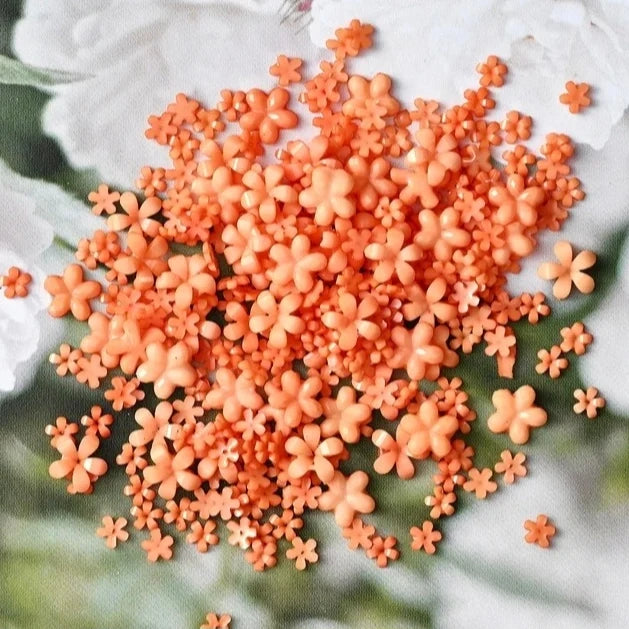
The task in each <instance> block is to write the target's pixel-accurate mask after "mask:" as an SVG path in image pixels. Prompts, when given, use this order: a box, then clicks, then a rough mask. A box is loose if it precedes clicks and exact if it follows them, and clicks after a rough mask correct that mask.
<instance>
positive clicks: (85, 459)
mask: <svg viewBox="0 0 629 629" xmlns="http://www.w3.org/2000/svg"><path fill="white" fill-rule="evenodd" d="M99 444H100V442H99V440H98V437H96V436H95V435H85V436H84V437H83V438H82V439H81V441H80V442H79V445H78V448H77V445H76V442H75V441H74V439H73V438H72V437H69V436H64V437H61V438H60V439H59V440H58V441H57V443H56V445H55V448H56V450H57V451H58V452H59V453H60V454H61V459H60V460H59V461H54V462H53V463H51V464H50V467H49V468H48V473H49V474H50V475H51V476H52V477H53V478H69V479H70V481H71V482H70V485H68V491H69V492H70V493H78V494H85V493H89V492H90V491H91V489H92V481H93V479H96V478H98V477H99V476H102V475H103V474H105V472H107V463H106V462H105V461H104V460H103V459H99V458H96V457H92V454H94V452H96V450H97V449H98V446H99Z"/></svg>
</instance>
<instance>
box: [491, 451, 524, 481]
mask: <svg viewBox="0 0 629 629" xmlns="http://www.w3.org/2000/svg"><path fill="white" fill-rule="evenodd" d="M500 459H501V460H500V461H498V463H496V465H494V470H495V471H496V472H497V473H498V474H502V475H503V476H502V480H503V481H504V482H505V483H507V485H511V484H513V483H514V482H515V480H516V479H517V478H520V477H522V476H526V472H527V469H526V466H525V465H524V462H525V461H526V455H525V454H523V453H522V452H518V453H516V454H515V456H514V455H513V454H511V452H510V451H509V450H503V451H502V452H501V454H500Z"/></svg>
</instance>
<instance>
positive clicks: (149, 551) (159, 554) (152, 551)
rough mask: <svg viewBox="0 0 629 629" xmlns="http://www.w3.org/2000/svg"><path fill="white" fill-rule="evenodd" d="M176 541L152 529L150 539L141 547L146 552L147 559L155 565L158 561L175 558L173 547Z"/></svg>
mask: <svg viewBox="0 0 629 629" xmlns="http://www.w3.org/2000/svg"><path fill="white" fill-rule="evenodd" d="M173 543H174V540H173V538H172V537H171V536H170V535H166V536H164V537H163V536H162V532H161V531H160V530H159V529H158V528H155V529H152V530H151V532H150V537H149V539H145V540H144V541H143V542H142V544H141V546H142V548H143V549H144V550H145V551H146V558H147V559H148V560H149V561H150V562H151V563H155V562H156V561H157V560H158V559H165V560H168V559H170V558H171V557H172V556H173V551H172V549H171V546H172V545H173Z"/></svg>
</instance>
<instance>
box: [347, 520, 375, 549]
mask: <svg viewBox="0 0 629 629" xmlns="http://www.w3.org/2000/svg"><path fill="white" fill-rule="evenodd" d="M375 532H376V529H375V528H374V527H373V526H368V525H367V524H365V523H364V522H363V521H362V520H361V519H360V518H354V520H353V522H352V523H351V525H350V526H346V527H345V528H344V529H343V537H344V538H345V539H346V540H347V545H348V546H349V547H350V548H351V549H352V550H356V549H357V548H358V547H359V546H360V547H361V548H362V549H363V550H369V549H370V548H371V545H372V538H373V536H374V534H375Z"/></svg>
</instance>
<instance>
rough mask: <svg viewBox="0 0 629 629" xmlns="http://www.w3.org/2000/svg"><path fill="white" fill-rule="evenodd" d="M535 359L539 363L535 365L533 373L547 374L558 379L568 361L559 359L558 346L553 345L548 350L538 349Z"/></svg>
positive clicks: (559, 348) (559, 349)
mask: <svg viewBox="0 0 629 629" xmlns="http://www.w3.org/2000/svg"><path fill="white" fill-rule="evenodd" d="M537 357H538V358H539V361H540V362H539V363H538V364H537V365H535V371H537V373H539V374H542V373H546V372H548V375H549V376H550V377H551V378H559V376H560V375H561V372H562V371H563V370H564V369H565V368H566V367H567V366H568V359H567V358H562V357H561V347H559V345H553V346H552V347H551V348H550V350H546V349H540V350H539V352H537Z"/></svg>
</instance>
